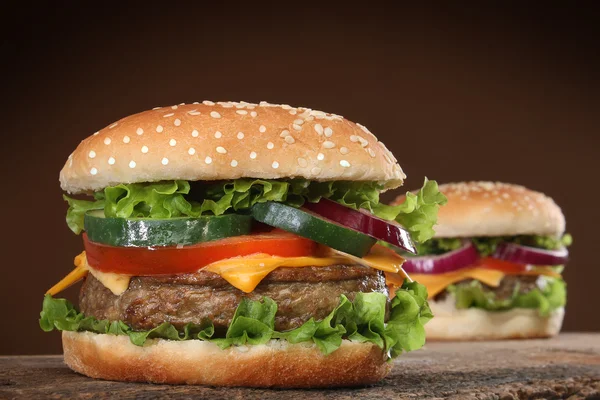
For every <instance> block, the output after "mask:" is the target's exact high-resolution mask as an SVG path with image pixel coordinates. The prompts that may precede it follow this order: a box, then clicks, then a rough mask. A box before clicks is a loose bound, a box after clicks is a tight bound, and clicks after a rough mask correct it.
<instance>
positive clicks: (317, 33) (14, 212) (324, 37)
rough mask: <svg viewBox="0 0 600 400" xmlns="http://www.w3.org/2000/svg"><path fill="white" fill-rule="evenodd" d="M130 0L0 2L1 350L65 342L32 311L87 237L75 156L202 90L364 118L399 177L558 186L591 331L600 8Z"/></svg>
mask: <svg viewBox="0 0 600 400" xmlns="http://www.w3.org/2000/svg"><path fill="white" fill-rule="evenodd" d="M122 7H123V6H120V7H116V8H111V9H108V8H106V9H102V10H100V9H98V10H92V9H83V8H81V9H73V8H66V7H57V6H39V7H35V8H34V7H30V9H29V10H24V9H23V10H11V11H10V12H7V13H3V14H4V15H5V16H8V18H7V20H6V23H5V24H4V25H3V26H2V29H3V30H4V32H2V50H3V51H2V55H3V68H4V72H3V73H2V75H1V76H2V79H3V81H4V82H3V87H2V102H3V106H2V108H1V110H2V111H1V112H2V120H1V121H2V135H1V143H0V152H1V156H2V157H1V158H0V162H1V163H2V188H3V190H2V194H1V195H0V198H1V200H0V201H1V208H0V210H2V214H3V215H2V217H3V220H4V223H3V226H2V229H1V231H0V232H1V235H2V236H1V241H0V246H1V248H2V260H3V269H2V271H3V274H2V277H1V278H0V282H1V287H0V302H1V303H0V304H2V310H3V311H2V312H3V315H2V329H0V332H1V333H0V335H1V336H0V337H1V338H2V340H1V341H0V354H25V353H28V354H33V353H57V352H60V340H59V334H58V333H50V334H44V333H42V332H41V331H40V330H39V328H38V326H37V316H38V313H39V311H40V306H41V300H42V296H43V293H44V291H45V290H46V289H47V288H48V287H50V286H51V285H52V284H54V283H55V282H56V281H58V280H59V279H60V278H62V277H63V276H64V275H65V274H66V273H67V272H68V271H70V269H71V268H72V259H73V257H74V256H75V255H76V254H78V253H79V252H80V251H81V243H80V238H79V237H77V236H75V235H73V234H72V233H71V232H70V231H69V230H68V228H67V226H66V224H65V222H64V216H65V211H66V205H65V204H64V203H63V201H62V199H61V190H60V188H59V184H58V172H59V170H60V168H61V167H62V165H63V163H64V162H65V160H66V157H67V156H68V154H70V152H71V151H72V150H73V149H74V148H75V146H76V145H77V144H78V143H79V141H80V140H81V139H83V138H85V137H86V136H88V135H90V134H91V133H92V132H95V131H96V130H98V129H99V128H101V127H104V126H106V125H108V124H110V123H111V122H113V121H114V120H117V119H119V118H121V117H123V116H126V115H128V114H131V113H135V112H138V111H141V110H145V109H148V108H151V107H154V106H158V105H171V104H176V103H180V102H186V103H187V102H193V101H202V100H204V99H212V100H245V101H253V102H257V101H260V100H268V101H270V102H284V103H289V104H292V105H301V106H309V107H311V108H315V109H321V110H325V111H331V112H335V113H338V114H342V115H344V116H346V117H348V118H350V119H352V120H355V121H358V122H361V123H363V124H365V125H366V126H368V127H369V128H370V129H371V130H372V131H373V132H375V134H376V135H377V136H378V137H379V138H380V139H381V140H383V141H384V142H385V143H386V144H387V145H388V147H389V148H390V149H391V150H392V151H393V152H394V153H395V154H396V156H397V158H398V159H399V161H400V163H401V165H402V167H403V168H404V170H405V172H406V173H407V175H408V180H407V182H406V186H405V188H406V189H411V188H415V187H417V186H419V185H420V184H421V183H422V179H423V176H424V175H427V176H428V177H430V178H434V179H437V180H438V181H440V182H446V181H457V180H469V179H489V180H502V181H507V182H516V183H520V184H524V185H526V186H529V187H531V188H533V189H537V190H541V191H544V192H546V193H548V194H550V195H551V196H553V197H554V198H555V199H556V201H557V202H558V203H559V204H560V205H561V206H562V207H563V210H564V212H565V214H566V216H567V221H568V224H567V225H568V226H567V228H568V230H569V232H571V233H572V234H573V236H574V237H575V244H574V245H573V247H572V261H571V263H570V265H569V267H568V268H567V269H566V272H565V278H566V280H567V281H568V283H569V305H568V309H567V316H566V321H565V325H564V329H565V330H599V329H600V317H598V312H597V310H596V307H597V306H598V304H599V302H598V295H597V293H598V281H599V280H600V272H599V268H598V265H597V261H596V259H595V255H596V253H597V251H598V249H599V247H600V246H599V245H598V242H597V237H596V235H594V232H593V231H592V228H591V227H592V226H594V225H595V224H597V223H598V219H599V217H600V215H599V212H598V207H596V206H595V202H597V201H598V199H599V198H600V192H599V190H598V185H597V183H596V182H595V176H594V175H597V173H598V150H599V149H600V146H599V145H600V137H599V132H598V129H599V127H600V126H599V123H598V117H599V111H600V107H599V106H600V102H599V97H598V90H599V89H600V86H599V85H598V74H597V71H598V67H599V66H600V65H599V63H598V50H599V48H598V46H597V40H598V37H599V35H598V32H597V30H596V29H595V28H594V25H597V21H598V20H599V19H598V17H599V15H598V13H595V12H594V11H593V10H592V9H586V8H585V7H583V5H582V4H581V3H579V5H578V6H577V8H576V7H575V6H573V8H572V9H562V8H544V9H540V8H533V7H530V8H526V7H523V6H519V7H517V6H515V7H510V6H504V7H502V8H492V7H491V6H488V7H486V8H481V7H474V6H473V5H471V6H469V7H467V6H464V7H463V8H454V9H449V8H447V7H441V8H436V9H435V10H426V9H412V8H403V9H391V8H389V7H383V5H381V6H378V7H376V6H375V5H374V4H370V7H371V8H370V9H364V10H359V9H354V8H349V7H348V6H347V4H346V6H344V5H340V6H339V7H336V8H334V7H331V8H320V9H308V8H305V7H301V6H300V5H298V6H296V7H294V8H292V7H288V8H285V7H284V6H283V5H281V4H277V5H276V4H274V5H272V6H271V7H270V8H264V9H260V8H259V7H258V6H257V5H256V4H252V5H248V6H246V7H242V8H237V7H234V5H233V4H230V3H229V5H228V6H227V7H223V8H221V7H218V6H215V5H212V6H210V7H209V6H206V5H204V6H200V5H198V6H196V7H195V8H189V7H183V6H181V7H179V8H177V7H175V6H172V5H168V4H167V3H164V2H163V4H162V5H161V6H160V7H153V6H150V5H148V4H145V5H138V6H136V7H134V6H131V7H130V8H128V9H124V8H122ZM391 196H392V195H391V194H390V195H388V196H387V199H389V198H391ZM76 292H77V289H75V288H72V289H70V290H68V292H67V293H66V294H67V297H69V298H71V299H74V298H75V297H76Z"/></svg>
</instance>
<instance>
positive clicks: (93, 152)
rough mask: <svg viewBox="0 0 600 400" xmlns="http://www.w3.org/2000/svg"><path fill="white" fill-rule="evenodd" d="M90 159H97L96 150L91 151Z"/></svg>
mask: <svg viewBox="0 0 600 400" xmlns="http://www.w3.org/2000/svg"><path fill="white" fill-rule="evenodd" d="M88 157H90V158H94V157H96V152H95V151H94V150H90V152H89V154H88Z"/></svg>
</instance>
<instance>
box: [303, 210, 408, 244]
mask: <svg viewBox="0 0 600 400" xmlns="http://www.w3.org/2000/svg"><path fill="white" fill-rule="evenodd" d="M303 207H304V208H306V209H308V210H310V211H312V212H314V213H315V214H319V215H321V216H323V217H325V218H327V219H330V220H332V221H335V222H337V223H338V224H340V225H344V226H345V227H348V228H350V229H354V230H356V231H359V232H362V233H364V234H366V235H369V236H371V237H373V238H375V239H378V240H382V241H384V242H387V243H390V244H392V245H394V246H396V247H400V248H401V249H403V250H406V251H408V252H410V253H413V254H416V253H417V250H416V248H415V245H414V243H413V241H412V239H411V237H410V233H408V231H407V230H406V229H404V228H403V227H402V226H401V225H400V224H398V223H397V222H396V221H386V220H384V219H381V218H379V217H376V216H375V215H373V214H371V213H369V212H367V211H363V210H355V209H353V208H350V207H346V206H344V205H342V204H340V203H337V202H335V201H331V200H328V199H321V200H320V201H319V202H318V203H310V202H306V203H304V206H303Z"/></svg>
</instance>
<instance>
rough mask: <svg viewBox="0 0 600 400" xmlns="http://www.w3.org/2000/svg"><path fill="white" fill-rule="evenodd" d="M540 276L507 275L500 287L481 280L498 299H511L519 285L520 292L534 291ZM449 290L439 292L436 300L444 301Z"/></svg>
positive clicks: (466, 282) (466, 281) (464, 282)
mask: <svg viewBox="0 0 600 400" xmlns="http://www.w3.org/2000/svg"><path fill="white" fill-rule="evenodd" d="M537 279H538V277H537V276H535V275H506V276H505V277H504V278H503V279H502V280H501V281H500V285H499V286H498V287H492V286H488V285H486V284H485V283H483V282H481V286H482V288H483V291H484V292H492V293H494V294H495V296H496V299H498V300H506V299H510V298H511V297H512V296H513V294H514V292H515V289H516V288H517V286H518V289H517V290H518V293H519V294H525V293H528V292H530V291H532V290H533V289H535V288H537V287H538V286H537V284H536V281H537ZM473 280H474V279H465V280H463V281H460V282H458V283H455V285H456V286H461V285H468V284H469V283H471V282H472V281H473ZM448 294H449V292H448V291H447V290H444V291H443V292H441V293H440V294H438V295H437V296H436V297H435V301H442V300H444V299H445V298H446V296H448Z"/></svg>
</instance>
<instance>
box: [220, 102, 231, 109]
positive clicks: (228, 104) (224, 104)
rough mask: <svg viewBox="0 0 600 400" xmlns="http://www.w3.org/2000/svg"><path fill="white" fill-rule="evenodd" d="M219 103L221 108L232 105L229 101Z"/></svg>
mask: <svg viewBox="0 0 600 400" xmlns="http://www.w3.org/2000/svg"><path fill="white" fill-rule="evenodd" d="M219 105H220V106H221V107H223V108H231V107H233V104H231V103H230V102H224V101H220V102H219Z"/></svg>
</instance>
